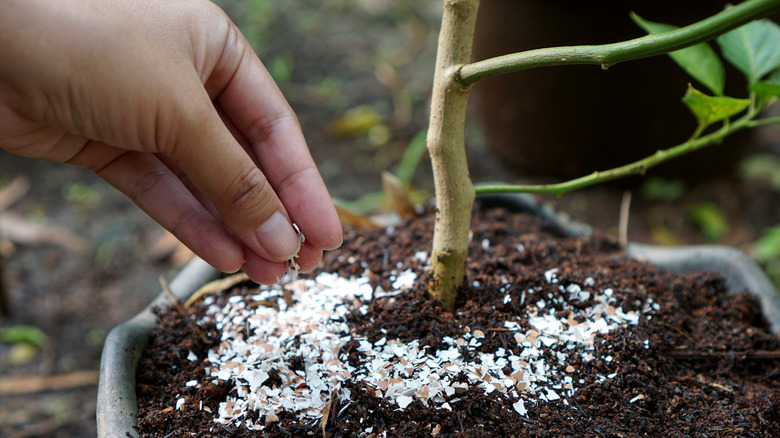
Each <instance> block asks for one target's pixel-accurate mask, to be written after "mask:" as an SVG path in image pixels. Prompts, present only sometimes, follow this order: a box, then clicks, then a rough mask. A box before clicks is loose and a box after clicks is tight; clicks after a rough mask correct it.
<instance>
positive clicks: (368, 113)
mask: <svg viewBox="0 0 780 438" xmlns="http://www.w3.org/2000/svg"><path fill="white" fill-rule="evenodd" d="M380 123H382V116H381V115H379V112H377V110H376V109H374V108H373V107H371V106H369V105H362V106H358V107H355V108H352V109H350V110H348V111H346V112H345V113H344V114H342V115H340V116H339V117H337V118H336V119H335V120H333V121H332V122H331V123H330V126H329V128H330V132H331V133H332V134H333V135H334V136H335V137H337V138H347V137H355V136H358V135H363V134H365V133H367V132H368V131H370V130H371V128H373V127H375V126H377V125H379V124H380Z"/></svg>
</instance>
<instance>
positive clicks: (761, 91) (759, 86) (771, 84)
mask: <svg viewBox="0 0 780 438" xmlns="http://www.w3.org/2000/svg"><path fill="white" fill-rule="evenodd" d="M750 91H752V92H754V93H756V96H757V97H758V98H759V99H761V100H764V101H766V100H769V99H773V98H780V70H775V72H774V73H773V74H772V75H771V76H770V77H769V78H767V79H766V80H765V81H760V82H756V83H755V84H752V85H750Z"/></svg>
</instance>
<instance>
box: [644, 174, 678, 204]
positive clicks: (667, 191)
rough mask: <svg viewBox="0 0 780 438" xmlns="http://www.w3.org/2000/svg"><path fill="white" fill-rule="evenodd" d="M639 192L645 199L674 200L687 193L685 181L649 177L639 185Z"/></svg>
mask: <svg viewBox="0 0 780 438" xmlns="http://www.w3.org/2000/svg"><path fill="white" fill-rule="evenodd" d="M639 192H640V194H641V195H642V197H643V198H645V199H649V200H652V201H664V202H674V201H676V200H678V199H680V198H682V196H683V195H684V194H685V182H683V181H681V180H669V179H664V178H658V177H649V178H647V179H645V181H644V182H643V183H642V185H641V186H640V187H639Z"/></svg>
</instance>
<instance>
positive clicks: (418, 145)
mask: <svg viewBox="0 0 780 438" xmlns="http://www.w3.org/2000/svg"><path fill="white" fill-rule="evenodd" d="M427 135H428V130H427V129H423V130H422V131H420V132H418V133H417V134H416V135H415V136H414V138H412V141H410V142H409V145H408V146H407V147H406V151H404V156H403V157H401V163H400V164H399V165H398V171H397V172H396V176H397V177H398V179H399V180H401V182H402V183H404V184H406V185H409V184H411V182H412V177H414V174H415V172H416V171H417V166H418V165H419V164H420V160H421V159H422V157H423V155H425V153H426V152H427V151H428V149H427V147H426V143H425V140H426V136H427Z"/></svg>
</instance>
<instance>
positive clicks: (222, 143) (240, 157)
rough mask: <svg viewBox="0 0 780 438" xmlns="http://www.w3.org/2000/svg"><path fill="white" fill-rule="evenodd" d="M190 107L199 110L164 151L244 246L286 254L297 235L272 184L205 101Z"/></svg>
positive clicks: (293, 249) (273, 256)
mask: <svg viewBox="0 0 780 438" xmlns="http://www.w3.org/2000/svg"><path fill="white" fill-rule="evenodd" d="M203 98H206V95H205V93H203ZM196 107H200V108H201V109H202V112H201V113H200V114H198V115H196V117H193V118H192V119H189V121H188V122H185V123H184V124H183V126H184V128H183V129H182V132H180V133H179V135H178V136H175V138H176V142H175V143H173V144H168V145H166V147H165V153H166V154H167V155H168V156H169V157H170V158H171V159H173V160H174V161H175V162H176V163H177V164H178V165H179V166H180V168H181V169H182V170H183V171H184V173H186V175H187V177H188V178H189V180H190V181H191V182H192V183H193V184H194V186H195V187H197V189H198V191H200V192H201V193H202V194H203V196H204V197H205V198H206V199H208V200H209V201H210V202H211V204H212V205H213V206H214V208H215V210H216V211H217V212H218V214H219V216H220V218H221V219H222V220H223V222H224V223H225V224H226V225H227V226H228V227H229V228H230V229H231V230H232V231H233V233H234V234H236V236H238V238H239V239H240V240H241V241H242V242H244V244H246V245H247V247H248V248H249V249H251V250H252V251H253V252H255V253H257V254H259V255H260V256H262V257H264V258H267V259H269V260H275V261H285V260H288V259H290V258H292V257H293V256H295V255H296V254H297V253H298V250H299V247H300V240H299V239H298V233H297V232H296V231H295V230H294V229H293V227H292V225H291V223H290V219H289V217H288V215H287V212H286V210H285V208H284V206H283V205H282V203H281V202H280V200H279V198H278V197H277V195H276V192H275V191H274V189H273V187H272V185H271V184H269V182H268V180H267V179H266V177H265V175H264V174H263V172H262V171H261V169H259V168H258V167H257V165H256V164H255V163H254V162H253V160H252V158H251V157H250V156H249V155H248V154H247V152H246V151H245V150H244V149H243V148H242V147H241V146H240V145H239V144H238V142H237V141H236V140H235V138H233V136H232V135H231V134H230V132H229V130H228V129H227V128H226V127H225V125H224V123H223V122H222V120H221V119H220V117H219V115H218V114H217V112H216V110H215V109H214V108H213V106H212V105H211V102H210V101H208V102H207V103H204V102H203V101H201V102H200V103H199V104H196ZM204 107H207V108H205V109H204Z"/></svg>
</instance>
